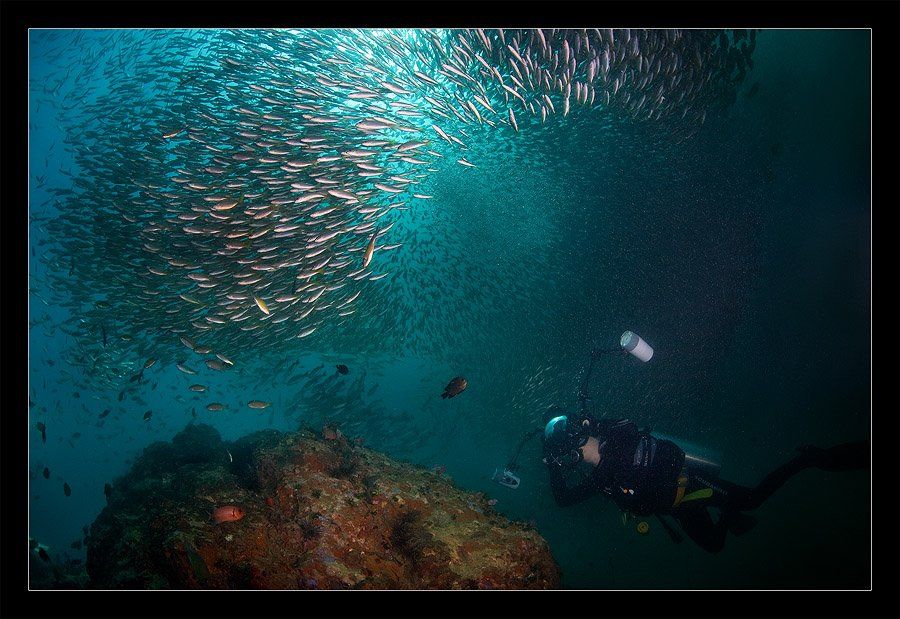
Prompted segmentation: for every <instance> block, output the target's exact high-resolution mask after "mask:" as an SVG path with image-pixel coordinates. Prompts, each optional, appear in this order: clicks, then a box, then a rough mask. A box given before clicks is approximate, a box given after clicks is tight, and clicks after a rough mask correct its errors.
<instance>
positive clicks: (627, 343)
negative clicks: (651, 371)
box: [619, 331, 653, 363]
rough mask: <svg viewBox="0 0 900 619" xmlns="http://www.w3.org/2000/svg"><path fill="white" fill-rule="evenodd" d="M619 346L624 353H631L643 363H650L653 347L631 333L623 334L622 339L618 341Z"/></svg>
mask: <svg viewBox="0 0 900 619" xmlns="http://www.w3.org/2000/svg"><path fill="white" fill-rule="evenodd" d="M619 344H620V345H621V346H622V349H623V350H624V351H625V352H627V353H631V354H632V355H634V356H635V357H637V358H638V359H640V360H641V361H643V362H644V363H646V362H648V361H650V359H651V358H652V357H653V347H652V346H650V344H648V343H647V342H645V341H644V340H643V339H642V338H641V336H640V335H638V334H637V333H634V332H633V331H626V332H625V333H623V334H622V338H621V339H620V340H619Z"/></svg>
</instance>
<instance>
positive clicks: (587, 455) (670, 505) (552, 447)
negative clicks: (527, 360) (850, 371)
mask: <svg viewBox="0 0 900 619" xmlns="http://www.w3.org/2000/svg"><path fill="white" fill-rule="evenodd" d="M607 352H614V351H595V352H594V353H592V355H591V366H590V367H589V369H588V373H587V375H586V377H585V381H584V385H583V386H582V389H581V392H580V394H579V398H580V400H581V411H580V413H577V414H574V415H573V414H565V413H564V412H563V411H562V409H560V408H559V407H551V408H550V410H549V411H548V412H547V414H546V415H545V416H544V421H545V426H544V429H543V437H542V439H543V461H544V463H545V464H546V465H547V467H548V469H549V473H550V485H551V488H552V490H553V496H554V498H555V499H556V502H557V504H559V505H560V506H567V505H572V504H574V503H578V502H581V501H584V500H585V499H588V498H590V497H592V496H594V495H596V494H605V495H607V496H609V497H610V498H611V499H612V500H613V501H614V502H615V503H616V505H617V506H618V507H619V508H620V509H621V510H622V511H623V512H624V513H631V514H635V515H639V516H650V515H656V516H657V517H658V518H659V520H660V522H661V523H662V525H663V527H664V528H665V529H666V531H667V532H668V533H669V535H670V536H671V537H672V539H673V540H674V541H675V542H680V541H682V540H681V536H680V535H679V534H678V532H677V531H675V530H674V528H673V527H672V526H671V525H670V524H669V523H667V522H666V520H665V518H668V517H671V518H674V519H675V520H676V521H677V522H678V524H679V525H680V527H681V529H682V530H683V531H684V533H686V534H687V536H688V537H690V538H691V539H692V540H694V541H695V542H696V543H697V544H698V545H699V546H700V547H702V548H703V549H704V550H706V551H707V552H710V553H717V552H719V551H721V550H722V548H723V547H724V545H725V538H726V535H727V533H728V532H731V533H732V534H734V535H741V534H743V533H745V532H746V531H749V530H750V529H751V528H752V527H753V526H754V525H755V524H756V520H755V518H753V516H750V515H749V514H744V513H743V512H745V511H750V510H754V509H756V508H757V507H759V506H760V505H761V504H762V503H763V502H764V501H765V500H766V499H768V498H769V497H770V496H771V495H772V494H773V493H774V492H775V491H776V490H778V488H780V487H781V486H782V485H784V483H785V482H787V480H789V479H790V478H791V477H793V476H794V475H796V474H797V473H799V472H800V471H803V470H804V469H807V468H818V469H821V470H825V471H848V470H857V469H866V468H868V467H869V446H868V442H867V441H860V442H856V443H844V444H841V445H837V446H835V447H831V448H830V449H822V448H819V447H815V446H811V445H807V446H803V447H800V448H798V452H799V453H798V454H797V455H796V456H795V457H794V458H793V459H791V460H790V461H788V462H787V463H785V464H783V465H782V466H780V467H778V468H777V469H775V470H774V471H772V472H771V473H769V474H768V475H767V476H766V477H765V478H764V479H763V480H762V481H761V482H760V483H759V484H758V485H757V486H755V487H753V488H749V487H745V486H741V485H738V484H736V483H732V482H729V481H726V480H724V479H719V478H718V466H717V465H715V464H714V463H711V462H709V461H708V460H704V459H703V458H701V457H698V456H694V455H692V454H690V453H688V454H686V453H685V451H684V450H683V449H682V448H681V447H679V446H678V445H677V444H676V443H675V442H673V441H671V440H668V439H664V438H660V437H655V436H653V435H652V434H651V430H650V429H644V430H640V429H638V426H637V424H635V423H634V422H633V421H630V420H628V419H597V418H595V417H594V416H593V415H591V414H589V413H588V412H587V408H586V400H587V395H586V387H587V380H588V379H589V377H590V372H591V370H592V369H593V362H594V360H595V359H597V358H598V357H599V355H600V354H603V353H607ZM615 352H618V351H615ZM530 434H533V433H530ZM585 469H586V471H585ZM576 471H581V472H582V479H581V480H580V481H579V482H578V483H576V484H574V485H572V486H570V485H569V482H570V480H571V478H572V477H573V475H572V474H573V473H575V472H576ZM585 473H586V474H585ZM710 507H714V508H717V509H718V510H719V511H720V514H719V518H718V520H717V521H716V522H713V519H712V516H711V515H710V513H709V508H710ZM643 526H644V529H643V531H642V532H645V531H646V530H647V529H646V525H643Z"/></svg>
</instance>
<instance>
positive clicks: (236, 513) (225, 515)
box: [213, 505, 244, 524]
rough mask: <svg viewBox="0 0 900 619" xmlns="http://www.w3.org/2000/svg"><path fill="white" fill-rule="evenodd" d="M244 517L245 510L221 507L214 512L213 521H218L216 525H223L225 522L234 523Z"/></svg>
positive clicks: (230, 506) (234, 507)
mask: <svg viewBox="0 0 900 619" xmlns="http://www.w3.org/2000/svg"><path fill="white" fill-rule="evenodd" d="M243 517H244V510H243V509H241V508H240V507H237V506H236V505H226V506H225V507H219V508H218V509H216V511H214V512H213V520H215V521H216V524H222V523H223V522H234V521H235V520H240V519H241V518H243Z"/></svg>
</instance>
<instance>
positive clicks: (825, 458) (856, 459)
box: [797, 440, 869, 471]
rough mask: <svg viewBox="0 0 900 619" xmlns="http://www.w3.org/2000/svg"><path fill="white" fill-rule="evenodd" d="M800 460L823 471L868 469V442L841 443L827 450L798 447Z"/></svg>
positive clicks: (805, 446) (808, 446)
mask: <svg viewBox="0 0 900 619" xmlns="http://www.w3.org/2000/svg"><path fill="white" fill-rule="evenodd" d="M797 451H799V452H801V454H802V455H801V456H799V457H800V458H803V459H804V460H807V461H808V462H809V464H808V466H814V467H816V468H818V469H821V470H823V471H855V470H859V469H867V468H869V442H868V441H865V440H863V441H857V442H855V443H841V444H840V445H835V446H834V447H830V448H828V449H822V448H821V447H816V446H815V445H804V446H802V447H798V448H797Z"/></svg>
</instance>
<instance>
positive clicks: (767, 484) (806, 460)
mask: <svg viewBox="0 0 900 619" xmlns="http://www.w3.org/2000/svg"><path fill="white" fill-rule="evenodd" d="M799 451H800V453H799V454H797V455H796V456H794V457H793V458H792V459H791V460H789V461H788V462H786V463H785V464H782V465H781V466H779V467H778V468H777V469H775V470H774V471H772V472H771V473H769V474H768V475H766V476H765V477H764V478H763V480H762V481H761V482H759V484H757V485H756V487H755V488H746V487H745V486H739V485H738V484H734V483H731V482H728V481H725V480H723V479H719V480H716V482H715V483H716V484H717V485H719V486H721V487H722V488H724V489H725V493H726V494H725V496H718V495H719V493H718V492H717V493H715V494H714V495H713V499H714V501H715V504H717V505H722V506H723V507H725V508H726V509H736V510H751V509H756V508H757V507H759V506H760V505H762V504H763V502H765V501H766V499H768V498H769V497H770V496H772V494H773V493H774V492H775V491H776V490H778V489H779V488H781V486H783V485H784V484H785V482H787V480H789V479H790V478H791V477H793V476H794V475H796V474H797V473H799V472H800V471H802V470H804V469H808V468H812V467H815V468H818V469H822V470H823V471H850V470H858V469H865V468H868V466H869V443H868V442H867V441H860V442H857V443H842V444H840V445H835V446H834V447H831V448H829V449H821V448H820V447H814V446H812V445H807V446H805V447H801V448H799Z"/></svg>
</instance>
